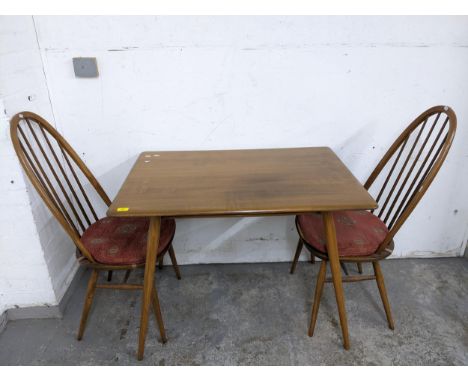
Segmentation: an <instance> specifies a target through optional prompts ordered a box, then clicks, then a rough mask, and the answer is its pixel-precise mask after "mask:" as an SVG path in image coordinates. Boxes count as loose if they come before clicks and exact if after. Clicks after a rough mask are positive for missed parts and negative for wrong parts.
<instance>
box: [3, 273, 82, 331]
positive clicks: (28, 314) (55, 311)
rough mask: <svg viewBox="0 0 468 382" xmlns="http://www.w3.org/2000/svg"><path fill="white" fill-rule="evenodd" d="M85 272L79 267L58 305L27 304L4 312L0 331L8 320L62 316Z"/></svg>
mask: <svg viewBox="0 0 468 382" xmlns="http://www.w3.org/2000/svg"><path fill="white" fill-rule="evenodd" d="M84 273H85V269H84V268H83V267H79V268H78V270H77V271H76V273H75V276H74V277H73V281H72V282H71V283H70V286H69V287H68V289H67V291H66V292H65V294H64V295H63V297H62V300H61V301H60V303H59V304H58V305H50V306H44V305H41V306H27V307H23V308H12V309H8V310H6V311H5V312H3V313H2V314H1V315H0V333H1V332H2V331H3V330H4V329H5V327H6V325H7V322H8V321H13V320H24V319H28V318H62V317H63V312H64V311H65V309H66V307H67V304H68V301H69V300H70V297H71V296H72V295H73V293H74V292H75V290H76V288H77V287H78V284H79V281H80V279H81V277H83V274H84Z"/></svg>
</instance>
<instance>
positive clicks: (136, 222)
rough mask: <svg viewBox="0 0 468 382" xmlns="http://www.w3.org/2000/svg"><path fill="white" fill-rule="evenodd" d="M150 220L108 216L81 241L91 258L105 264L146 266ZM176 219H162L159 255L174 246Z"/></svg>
mask: <svg viewBox="0 0 468 382" xmlns="http://www.w3.org/2000/svg"><path fill="white" fill-rule="evenodd" d="M148 228H149V219H148V218H116V217H105V218H103V219H101V220H99V221H97V222H95V223H93V224H92V225H90V226H89V227H88V229H87V230H86V231H85V232H84V233H83V235H82V236H81V241H82V243H83V245H84V246H85V247H86V249H87V250H88V251H89V253H90V254H91V256H93V258H94V259H95V260H96V261H97V262H99V263H103V264H110V265H128V264H143V263H144V262H145V258H146V242H147V236H148ZM174 232H175V220H174V219H162V221H161V232H160V238H159V246H158V254H160V253H161V252H162V251H163V250H164V249H165V248H166V247H167V246H168V244H169V243H170V241H171V240H172V237H173V236H174Z"/></svg>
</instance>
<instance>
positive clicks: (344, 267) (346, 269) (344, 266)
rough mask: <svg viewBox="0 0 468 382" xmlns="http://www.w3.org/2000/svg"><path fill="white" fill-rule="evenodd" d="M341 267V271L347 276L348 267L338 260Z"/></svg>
mask: <svg viewBox="0 0 468 382" xmlns="http://www.w3.org/2000/svg"><path fill="white" fill-rule="evenodd" d="M340 265H341V269H343V272H344V274H345V275H346V276H349V273H348V268H346V264H345V263H343V262H341V261H340Z"/></svg>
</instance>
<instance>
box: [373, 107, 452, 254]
mask: <svg viewBox="0 0 468 382" xmlns="http://www.w3.org/2000/svg"><path fill="white" fill-rule="evenodd" d="M456 127H457V118H456V115H455V113H454V111H453V110H452V109H451V108H450V107H448V106H434V107H432V108H430V109H428V110H426V111H425V112H423V113H422V114H421V115H419V116H418V117H417V118H416V119H415V120H414V121H413V122H412V123H411V124H410V125H409V126H408V127H407V128H406V129H405V130H404V131H403V132H402V133H401V134H400V136H399V137H398V138H397V139H396V141H395V142H394V143H393V145H392V146H391V147H390V149H389V150H388V151H387V153H386V154H385V155H384V156H383V158H382V159H381V161H380V162H379V163H378V165H377V166H376V168H375V169H374V171H373V172H372V174H371V175H370V176H369V178H368V179H367V181H366V183H365V184H364V187H365V188H366V189H367V190H369V189H371V188H372V187H375V189H377V190H378V193H377V198H376V201H377V203H378V204H379V207H378V208H377V209H376V210H374V211H373V212H374V214H376V215H377V216H378V217H379V218H381V219H382V220H383V222H384V223H385V224H386V225H387V227H388V228H389V233H388V235H387V237H386V238H385V240H384V242H383V243H382V244H381V246H380V247H379V250H383V249H384V248H385V247H386V246H387V245H388V244H389V243H390V242H391V240H392V239H393V237H394V236H395V234H396V233H397V232H398V230H399V229H400V228H401V226H402V225H403V223H404V222H405V221H406V219H407V218H408V216H409V215H410V214H411V212H412V211H413V210H414V208H415V207H416V205H417V204H418V203H419V201H420V200H421V198H422V196H423V195H424V193H425V192H426V191H427V189H428V188H429V186H430V185H431V183H432V181H433V180H434V178H435V176H436V175H437V173H438V172H439V170H440V167H441V166H442V164H443V162H444V160H445V158H446V157H447V154H448V151H449V149H450V146H451V145H452V141H453V138H454V136H455V131H456Z"/></svg>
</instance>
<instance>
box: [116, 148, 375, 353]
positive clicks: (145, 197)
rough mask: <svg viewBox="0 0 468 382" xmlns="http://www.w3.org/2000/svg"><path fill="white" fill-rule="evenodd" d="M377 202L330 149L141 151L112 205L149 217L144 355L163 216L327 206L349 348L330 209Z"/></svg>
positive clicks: (263, 212) (120, 212) (127, 213)
mask: <svg viewBox="0 0 468 382" xmlns="http://www.w3.org/2000/svg"><path fill="white" fill-rule="evenodd" d="M376 207H377V204H376V202H375V201H374V199H373V198H372V197H371V196H370V195H369V194H368V192H367V191H366V190H365V189H364V187H363V186H362V185H361V184H360V183H359V182H358V181H357V179H356V178H355V177H354V176H353V175H352V174H351V172H350V171H349V170H348V169H347V168H346V166H345V165H344V164H343V163H342V162H341V161H340V160H339V159H338V157H337V156H336V155H335V153H334V152H333V151H332V150H331V149H330V148H327V147H306V148H287V149H261V150H228V151H226V150H225V151H166V152H165V151H158V152H144V153H142V154H141V155H140V156H139V157H138V159H137V161H136V163H135V165H134V166H133V168H132V170H131V171H130V173H129V175H128V176H127V179H126V180H125V182H124V184H123V185H122V187H121V189H120V191H119V193H118V194H117V197H116V198H115V199H114V201H113V203H112V205H111V206H110V207H109V210H108V211H107V215H108V216H122V217H123V216H147V217H150V226H149V232H148V245H147V255H146V256H147V257H146V266H145V276H144V288H143V302H142V307H141V322H140V335H139V344H138V359H142V358H143V354H144V346H145V338H146V332H147V328H148V312H149V309H150V305H151V291H152V286H153V284H154V270H155V263H156V251H157V248H158V241H159V228H160V224H161V217H176V218H181V217H216V216H218V217H221V216H223V217H225V216H259V215H261V216H266V215H295V214H300V213H309V212H321V213H322V216H323V221H324V225H325V231H326V239H327V248H328V254H329V258H330V267H331V271H332V278H333V285H334V288H335V295H336V302H337V305H338V312H339V316H340V324H341V329H342V333H343V344H344V347H345V348H346V349H348V348H349V336H348V324H347V319H346V310H345V305H344V296H343V286H342V282H341V271H340V264H339V257H338V247H337V242H336V235H335V226H334V222H333V217H332V214H331V211H338V210H360V209H374V208H376ZM155 288H156V287H155ZM155 291H156V293H157V289H155Z"/></svg>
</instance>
